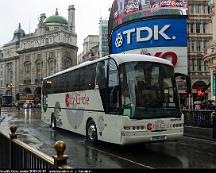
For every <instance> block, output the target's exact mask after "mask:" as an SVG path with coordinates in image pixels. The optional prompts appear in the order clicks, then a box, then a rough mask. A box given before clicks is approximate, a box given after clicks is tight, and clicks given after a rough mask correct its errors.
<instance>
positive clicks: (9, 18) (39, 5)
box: [0, 0, 114, 52]
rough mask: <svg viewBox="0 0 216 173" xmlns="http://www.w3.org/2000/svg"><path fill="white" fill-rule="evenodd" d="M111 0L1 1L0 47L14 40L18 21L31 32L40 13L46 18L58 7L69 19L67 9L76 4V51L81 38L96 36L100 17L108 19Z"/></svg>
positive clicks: (27, 31) (60, 12) (80, 46)
mask: <svg viewBox="0 0 216 173" xmlns="http://www.w3.org/2000/svg"><path fill="white" fill-rule="evenodd" d="M113 1H114V0H1V4H0V16H1V17H0V19H1V20H0V22H1V25H0V26H1V27H0V47H1V46H2V45H3V44H6V43H8V42H9V41H10V40H11V39H12V38H13V33H14V31H15V29H17V28H18V24H19V22H20V23H21V27H22V29H24V31H25V33H26V34H28V33H29V32H34V31H35V29H36V27H37V24H38V18H39V17H40V14H41V13H46V16H47V17H49V16H51V15H54V14H55V9H56V8H58V12H59V15H61V16H63V17H65V18H66V19H67V18H68V6H69V5H75V10H76V11H75V13H76V20H75V22H76V33H77V37H78V47H79V52H80V51H81V50H82V43H83V39H84V38H85V37H86V36H87V35H90V34H98V30H99V25H98V23H99V19H100V17H103V18H107V19H108V17H109V11H108V9H109V8H110V7H111V5H112V3H113Z"/></svg>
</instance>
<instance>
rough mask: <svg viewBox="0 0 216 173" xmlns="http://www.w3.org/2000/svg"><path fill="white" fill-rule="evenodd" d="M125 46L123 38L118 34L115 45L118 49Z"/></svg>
mask: <svg viewBox="0 0 216 173" xmlns="http://www.w3.org/2000/svg"><path fill="white" fill-rule="evenodd" d="M122 44H123V37H122V34H121V33H118V34H117V36H116V40H115V45H116V47H117V48H119V47H121V46H122Z"/></svg>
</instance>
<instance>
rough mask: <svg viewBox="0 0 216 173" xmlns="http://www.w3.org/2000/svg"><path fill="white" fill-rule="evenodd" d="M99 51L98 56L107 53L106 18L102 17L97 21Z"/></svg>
mask: <svg viewBox="0 0 216 173" xmlns="http://www.w3.org/2000/svg"><path fill="white" fill-rule="evenodd" d="M99 52H100V57H103V56H106V55H108V54H109V47H108V20H106V19H102V18H101V19H100V23H99Z"/></svg>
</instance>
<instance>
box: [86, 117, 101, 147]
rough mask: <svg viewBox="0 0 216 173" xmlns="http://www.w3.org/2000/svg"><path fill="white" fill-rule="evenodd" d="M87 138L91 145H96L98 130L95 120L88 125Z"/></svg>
mask: <svg viewBox="0 0 216 173" xmlns="http://www.w3.org/2000/svg"><path fill="white" fill-rule="evenodd" d="M86 138H87V140H88V141H89V142H91V143H96V142H97V140H98V138H97V128H96V125H95V123H94V121H93V120H90V121H88V123H87V125H86Z"/></svg>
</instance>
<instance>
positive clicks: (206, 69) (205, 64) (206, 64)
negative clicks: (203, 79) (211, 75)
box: [204, 61, 208, 72]
mask: <svg viewBox="0 0 216 173" xmlns="http://www.w3.org/2000/svg"><path fill="white" fill-rule="evenodd" d="M204 71H205V72H208V63H207V62H205V61H204Z"/></svg>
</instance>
